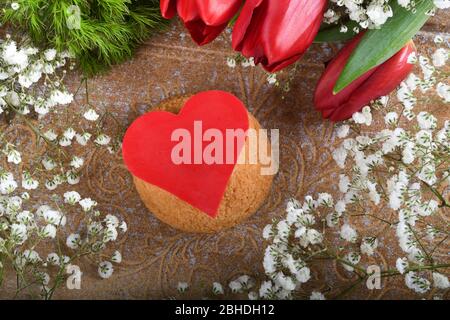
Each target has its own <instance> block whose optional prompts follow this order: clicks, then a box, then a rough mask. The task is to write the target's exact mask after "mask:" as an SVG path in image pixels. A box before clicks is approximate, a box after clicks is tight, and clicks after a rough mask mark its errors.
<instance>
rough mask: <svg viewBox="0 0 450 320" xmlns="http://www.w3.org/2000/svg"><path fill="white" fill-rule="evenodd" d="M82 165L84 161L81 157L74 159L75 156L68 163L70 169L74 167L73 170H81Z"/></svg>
mask: <svg viewBox="0 0 450 320" xmlns="http://www.w3.org/2000/svg"><path fill="white" fill-rule="evenodd" d="M83 164H84V159H83V158H81V157H76V156H74V157H73V158H72V161H71V162H70V165H71V166H72V167H74V168H75V169H79V168H81V167H82V166H83Z"/></svg>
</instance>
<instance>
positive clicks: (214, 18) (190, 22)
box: [177, 0, 242, 45]
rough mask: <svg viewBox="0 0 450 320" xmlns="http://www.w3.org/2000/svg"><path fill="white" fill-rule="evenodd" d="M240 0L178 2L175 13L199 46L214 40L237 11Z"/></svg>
mask: <svg viewBox="0 0 450 320" xmlns="http://www.w3.org/2000/svg"><path fill="white" fill-rule="evenodd" d="M241 4H242V0H209V1H204V0H189V1H186V0H185V1H180V0H179V1H178V2H177V11H178V15H179V16H180V18H181V20H183V22H184V24H185V26H186V28H187V29H188V30H189V32H190V34H191V36H192V38H193V39H194V41H195V42H197V43H198V44H199V45H204V44H207V43H209V42H211V41H212V40H214V39H215V38H216V37H217V36H218V35H219V34H220V33H221V32H222V31H223V30H224V29H225V28H226V27H227V25H228V22H229V21H230V20H231V19H232V18H233V16H234V15H235V14H236V13H237V12H238V11H239V8H240V7H241Z"/></svg>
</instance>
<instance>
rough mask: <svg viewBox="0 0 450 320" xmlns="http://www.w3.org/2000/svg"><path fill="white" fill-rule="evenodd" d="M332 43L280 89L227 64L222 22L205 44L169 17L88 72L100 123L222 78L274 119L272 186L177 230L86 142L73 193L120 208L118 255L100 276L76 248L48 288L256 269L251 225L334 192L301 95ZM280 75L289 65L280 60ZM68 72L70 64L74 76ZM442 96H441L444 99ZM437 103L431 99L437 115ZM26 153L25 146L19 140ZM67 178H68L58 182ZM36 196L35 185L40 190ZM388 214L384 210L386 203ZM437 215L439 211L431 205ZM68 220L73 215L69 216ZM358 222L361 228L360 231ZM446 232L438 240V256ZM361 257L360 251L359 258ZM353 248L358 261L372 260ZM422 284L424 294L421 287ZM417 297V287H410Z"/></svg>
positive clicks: (123, 119) (402, 294) (398, 292)
mask: <svg viewBox="0 0 450 320" xmlns="http://www.w3.org/2000/svg"><path fill="white" fill-rule="evenodd" d="M448 17H449V15H448V14H447V15H445V16H440V17H438V18H433V19H432V21H431V22H430V23H429V24H428V25H427V26H426V27H425V28H424V30H423V31H422V32H421V33H420V34H419V36H418V39H417V41H416V43H417V44H418V47H419V48H420V50H421V51H427V52H429V53H431V52H432V46H433V45H434V44H433V41H432V39H433V37H434V34H435V33H436V32H445V34H444V36H448V32H449V26H448V24H447V21H448ZM336 50H337V47H336V46H334V45H332V46H329V45H325V44H324V45H314V46H313V47H312V48H311V50H309V52H308V53H307V54H306V56H305V57H304V58H303V59H302V61H301V63H300V64H299V65H298V70H297V71H296V72H295V73H294V74H293V81H292V86H291V90H290V92H287V93H284V92H283V91H282V90H281V89H280V88H275V87H273V86H270V85H268V84H267V81H266V75H265V74H264V72H262V70H261V69H260V68H242V67H240V66H238V67H237V68H235V69H230V68H228V67H227V66H226V57H228V56H233V52H232V51H231V49H230V43H229V34H225V35H224V36H221V37H219V39H217V40H216V41H215V42H214V43H212V44H210V45H208V46H206V47H201V48H199V47H197V46H196V45H194V44H193V42H192V41H191V39H190V38H189V36H188V34H187V33H186V32H185V30H184V29H183V28H182V27H181V25H180V24H179V23H175V24H174V25H173V26H172V27H171V28H170V30H169V31H168V32H166V33H164V34H161V35H159V36H156V37H154V38H153V39H151V40H150V41H148V42H147V43H146V44H145V45H144V46H142V48H141V49H140V50H139V51H138V53H137V55H136V57H135V58H134V59H133V60H132V61H129V62H127V63H124V64H122V65H120V66H116V67H114V68H113V69H112V71H110V72H109V73H108V74H106V75H103V76H99V77H97V78H95V79H92V80H90V81H89V88H90V98H91V102H92V103H93V104H94V105H96V106H97V108H98V109H99V110H100V111H105V110H106V111H109V112H111V113H112V114H113V115H114V116H115V118H116V119H117V120H118V121H119V123H120V124H121V126H118V125H117V124H116V123H115V122H114V121H108V122H107V125H106V132H107V133H109V134H114V133H116V134H120V133H121V132H123V130H125V128H126V127H127V125H129V124H130V123H131V122H132V121H133V120H134V119H135V118H136V117H137V116H138V115H139V114H142V113H143V112H145V111H146V110H148V109H149V108H150V107H151V106H153V105H156V104H158V103H159V102H160V101H162V100H164V99H166V98H168V97H173V96H177V95H184V94H192V93H195V92H198V91H202V90H209V89H221V90H227V91H230V92H232V93H234V94H235V95H237V96H238V97H240V98H241V99H242V100H243V101H244V102H245V103H246V105H247V106H248V108H249V109H250V111H251V112H252V113H253V114H254V115H255V116H256V117H257V118H258V120H259V121H260V122H261V124H262V126H263V127H265V128H279V129H280V137H281V141H280V148H281V159H280V160H281V168H280V172H279V174H278V176H277V177H276V178H275V181H274V184H273V187H272V191H271V194H270V196H269V198H268V199H267V202H266V204H265V205H264V206H263V208H262V209H261V210H259V212H258V213H257V214H255V215H254V216H253V217H251V218H250V219H249V220H248V221H246V222H245V223H243V224H241V225H239V226H237V227H235V228H233V229H230V230H227V231H223V232H220V233H217V234H214V235H196V234H186V233H181V232H179V231H176V230H174V229H172V228H171V227H169V226H167V225H165V224H163V223H161V222H159V221H158V220H157V219H156V218H154V217H153V216H152V215H151V214H150V213H149V212H148V211H147V209H146V208H145V207H144V205H143V204H142V202H141V201H140V199H139V197H138V195H137V193H136V191H135V190H134V188H133V183H132V179H131V176H130V175H129V174H128V172H127V171H126V169H125V167H124V165H123V164H122V161H121V157H120V154H113V155H111V154H109V153H108V152H107V151H106V150H105V149H104V148H100V149H97V148H92V149H90V150H88V151H87V154H86V157H87V163H86V166H85V169H84V171H83V175H84V179H83V180H82V184H81V185H79V186H78V188H77V189H78V190H79V191H81V192H80V193H81V194H82V196H85V197H87V196H90V197H92V198H94V199H96V200H97V201H98V202H99V208H100V209H101V210H102V211H103V212H105V213H107V212H111V213H115V214H118V215H120V216H121V217H122V218H124V219H125V220H126V221H127V223H128V225H129V231H128V233H127V235H126V236H125V237H124V238H122V239H121V240H120V243H119V247H120V249H121V250H122V252H123V262H122V264H120V265H119V266H116V267H115V273H114V275H113V276H112V278H111V279H109V280H101V279H99V277H98V275H97V272H96V264H95V263H94V262H93V261H90V260H84V261H83V262H82V263H81V265H82V269H83V272H84V275H83V279H82V280H83V281H82V290H80V291H76V290H75V291H69V290H65V289H63V290H61V291H60V292H59V293H58V294H57V295H56V298H78V299H105V298H107V299H155V298H167V297H171V296H176V297H178V295H177V293H176V286H177V283H178V282H179V281H186V282H188V283H190V285H191V288H190V290H189V291H188V293H187V294H186V295H185V296H184V297H189V298H201V297H204V296H210V295H211V284H212V282H213V281H218V282H221V283H222V284H223V285H224V286H225V285H227V284H228V283H229V281H230V280H233V279H235V278H236V277H237V276H240V275H242V274H248V275H251V276H254V277H256V278H259V279H261V278H262V277H263V268H262V256H263V252H264V249H265V244H264V242H263V239H262V236H261V232H262V229H263V227H264V226H265V225H266V224H267V223H269V222H270V221H271V220H272V219H273V218H276V217H281V216H283V215H284V208H285V203H286V200H287V199H288V198H290V197H296V198H298V199H300V200H301V199H302V198H303V197H304V196H305V195H307V194H316V192H323V191H329V192H335V191H336V190H335V189H333V188H334V187H332V185H334V184H336V180H337V172H338V168H337V167H336V165H335V163H334V161H333V160H332V158H331V153H330V150H331V148H332V147H333V145H334V144H335V143H336V141H335V137H334V136H333V127H332V125H331V124H330V123H329V122H325V121H322V120H321V119H320V117H319V115H318V114H317V113H316V112H315V111H314V110H313V107H312V104H311V100H312V93H313V90H314V85H315V83H316V81H317V79H318V77H319V76H320V74H321V72H322V70H323V68H324V65H323V63H324V62H325V61H327V60H329V59H330V57H332V56H333V54H334V52H336ZM284 76H285V77H286V76H288V74H287V72H285V75H284ZM79 80H80V78H79V76H77V75H71V79H70V82H71V83H72V87H73V88H76V87H77V86H78V84H79ZM83 94H84V93H83V92H82V93H81V94H80V95H79V96H78V97H77V103H74V104H73V105H72V107H71V108H73V110H74V111H75V112H76V110H77V108H79V106H81V105H82V104H83V99H84V97H83ZM447 108H448V107H447ZM447 110H448V109H445V110H438V111H439V112H440V115H441V117H447V118H448V111H447ZM54 121H55V122H53V123H52V124H49V125H50V126H59V125H60V126H64V124H65V123H67V122H70V119H67V118H64V117H60V118H59V119H58V120H57V121H56V120H54ZM8 130H11V133H12V132H14V133H15V134H17V133H21V134H22V135H26V136H29V137H30V138H31V141H33V140H32V139H34V138H35V137H34V135H33V133H32V132H31V131H30V130H27V129H26V128H23V127H20V126H16V127H14V128H12V129H8ZM28 147H29V148H30V149H29V150H30V151H31V152H30V154H31V153H32V152H36V151H37V150H34V149H32V148H35V147H34V145H31V144H30V145H29V146H28ZM69 189H70V188H69ZM42 198H43V199H44V198H45V195H42ZM388 215H391V213H388ZM442 218H443V219H445V220H446V221H447V222H448V212H446V213H445V214H443V215H442ZM70 221H71V223H73V224H75V225H76V222H77V217H71V219H70ZM351 223H352V224H354V225H357V226H358V227H359V229H360V230H366V231H369V232H370V233H371V234H378V235H379V236H380V242H381V245H380V247H379V250H378V251H377V253H376V255H375V257H373V258H372V260H373V261H375V262H376V263H381V264H386V263H387V262H389V265H390V266H391V267H392V266H393V265H395V259H396V257H397V256H398V255H401V253H399V250H400V249H399V248H398V246H397V241H396V239H395V231H394V230H389V229H386V228H385V226H384V225H383V224H381V223H378V222H375V221H373V220H367V219H359V220H354V221H351ZM359 234H362V232H359ZM448 249H449V248H448V244H447V246H444V248H443V249H441V252H438V255H440V257H442V258H443V259H445V258H447V259H448V251H449V250H448ZM365 259H367V258H365ZM373 261H371V260H363V263H370V262H373ZM9 280H10V281H7V283H6V284H4V289H5V290H3V292H0V297H4V298H6V297H11V295H12V294H11V293H12V290H13V287H14V286H13V279H9ZM352 280H355V278H353V277H352V274H350V273H348V272H346V271H345V270H343V268H342V267H341V266H338V265H336V264H333V263H324V264H321V265H316V266H314V267H313V279H312V280H311V282H310V283H308V284H307V285H306V286H305V287H304V288H305V291H306V292H309V291H310V290H311V289H317V290H323V291H327V295H328V296H333V295H334V294H335V293H337V292H339V291H341V290H342V289H343V288H346V287H347V286H348V285H349V284H351V281H352ZM432 295H433V292H429V293H427V294H426V295H425V296H423V297H428V298H429V297H432ZM421 297H422V296H421ZM346 298H363V299H365V298H370V299H378V298H385V299H386V298H419V297H418V296H414V295H413V294H412V293H411V291H409V290H408V289H406V287H405V286H404V284H403V278H401V277H399V278H396V279H389V280H386V281H383V289H382V290H375V291H368V290H365V289H363V288H361V289H356V290H354V291H352V293H350V294H349V295H348V296H346Z"/></svg>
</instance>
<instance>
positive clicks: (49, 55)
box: [44, 49, 57, 61]
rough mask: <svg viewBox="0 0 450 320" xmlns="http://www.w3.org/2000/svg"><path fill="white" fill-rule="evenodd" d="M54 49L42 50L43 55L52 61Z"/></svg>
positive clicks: (54, 54) (54, 53)
mask: <svg viewBox="0 0 450 320" xmlns="http://www.w3.org/2000/svg"><path fill="white" fill-rule="evenodd" d="M56 53H57V52H56V50H55V49H47V50H45V51H44V57H45V60H47V61H52V60H54V59H55V58H56Z"/></svg>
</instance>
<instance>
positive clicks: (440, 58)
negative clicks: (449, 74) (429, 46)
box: [431, 48, 448, 67]
mask: <svg viewBox="0 0 450 320" xmlns="http://www.w3.org/2000/svg"><path fill="white" fill-rule="evenodd" d="M431 58H432V59H433V65H434V66H435V67H442V66H445V64H446V63H447V60H448V52H447V50H446V49H445V48H439V49H437V50H436V51H435V52H434V53H433V55H432V56H431Z"/></svg>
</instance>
